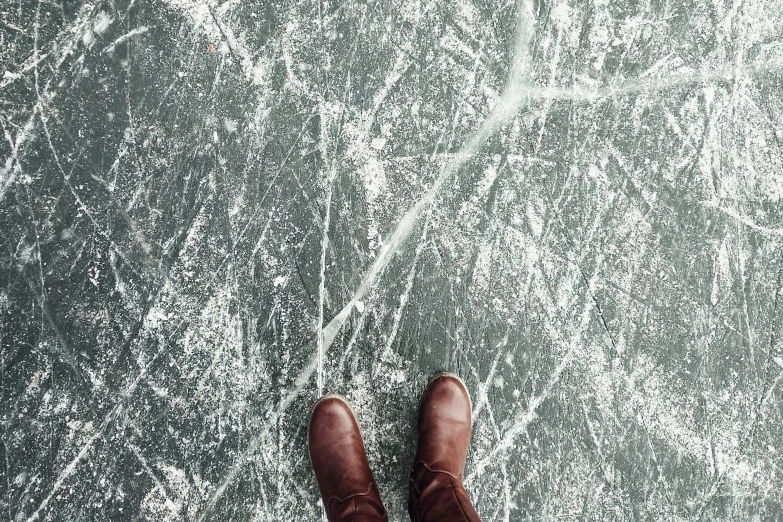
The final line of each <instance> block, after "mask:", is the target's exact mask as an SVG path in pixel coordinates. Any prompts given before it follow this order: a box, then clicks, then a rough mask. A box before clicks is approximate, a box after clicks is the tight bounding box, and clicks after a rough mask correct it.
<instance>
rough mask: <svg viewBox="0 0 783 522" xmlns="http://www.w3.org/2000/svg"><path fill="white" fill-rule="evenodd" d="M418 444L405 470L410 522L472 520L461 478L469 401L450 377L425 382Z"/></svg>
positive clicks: (467, 442) (468, 429)
mask: <svg viewBox="0 0 783 522" xmlns="http://www.w3.org/2000/svg"><path fill="white" fill-rule="evenodd" d="M417 426H418V430H419V443H418V447H417V449H416V457H415V458H414V460H413V463H414V464H413V468H412V469H411V481H410V495H409V497H408V512H409V514H410V516H411V520H413V521H414V522H430V521H436V520H451V521H469V522H474V521H478V520H479V517H478V514H477V513H476V510H475V509H473V506H472V505H471V503H470V499H469V498H468V495H467V493H466V492H465V489H464V488H463V487H462V477H463V475H464V473H465V460H466V459H467V456H468V448H469V446H470V432H471V428H472V418H471V402H470V395H469V394H468V390H467V388H466V387H465V384H464V383H463V382H462V379H460V378H459V377H458V376H456V375H454V374H451V373H439V374H437V375H435V376H434V377H433V378H432V380H430V383H429V385H428V386H427V389H426V390H425V391H424V395H423V397H422V399H421V403H420V404H419V417H418V423H417Z"/></svg>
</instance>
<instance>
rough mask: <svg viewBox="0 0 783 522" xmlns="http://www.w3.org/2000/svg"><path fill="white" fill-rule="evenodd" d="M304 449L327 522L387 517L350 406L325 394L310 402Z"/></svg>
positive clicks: (369, 521) (371, 520)
mask: <svg viewBox="0 0 783 522" xmlns="http://www.w3.org/2000/svg"><path fill="white" fill-rule="evenodd" d="M307 449H308V452H309V454H310V462H311V463H312V465H313V471H315V478H316V479H318V489H319V490H320V491H321V499H322V500H323V503H324V507H325V509H326V516H327V518H328V519H329V521H330V522H380V521H386V520H388V518H387V515H386V510H385V509H384V507H383V504H382V503H381V495H380V492H379V491H378V486H377V485H376V484H375V479H374V478H373V476H372V471H370V465H369V464H368V463H367V455H366V454H365V453H364V444H363V443H362V434H361V431H360V430H359V423H358V422H357V420H356V415H354V413H353V410H352V409H351V406H350V405H349V404H348V402H347V401H346V400H345V399H344V398H343V397H340V396H339V395H325V396H323V397H321V398H320V399H319V400H318V402H316V403H315V406H313V411H312V412H311V413H310V420H309V422H308V426H307Z"/></svg>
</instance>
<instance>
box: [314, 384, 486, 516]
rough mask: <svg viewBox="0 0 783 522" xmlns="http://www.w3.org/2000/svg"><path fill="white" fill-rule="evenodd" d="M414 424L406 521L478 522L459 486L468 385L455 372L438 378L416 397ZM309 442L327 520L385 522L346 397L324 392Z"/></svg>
mask: <svg viewBox="0 0 783 522" xmlns="http://www.w3.org/2000/svg"><path fill="white" fill-rule="evenodd" d="M417 425H418V431H419V444H418V448H417V450H416V458H415V459H414V461H413V462H414V464H413V467H412V468H411V479H410V494H409V497H408V513H409V514H410V517H411V520H412V521H413V522H436V521H437V522H445V521H449V522H480V521H479V517H478V514H477V513H476V510H475V509H473V506H472V505H471V503H470V500H469V499H468V494H467V493H466V492H465V488H463V487H462V476H463V474H464V472H465V459H466V458H467V455H468V446H469V445H470V431H471V425H472V419H471V402H470V395H469V394H468V390H467V388H466V387H465V383H463V382H462V380H461V379H460V378H459V377H457V376H456V375H454V374H450V373H439V374H437V375H435V376H434V377H433V378H432V380H431V381H430V383H429V385H428V386H427V389H426V390H425V391H424V395H423V396H422V398H421V403H420V404H419V418H418V423H417ZM307 444H308V450H309V452H310V462H312V464H313V470H314V471H315V476H316V478H317V479H318V488H319V489H320V490H321V498H322V499H323V503H324V507H325V508H326V514H327V517H328V518H329V521H330V522H378V521H385V520H388V516H387V514H386V509H385V508H384V507H383V503H382V502H381V496H380V492H379V491H378V486H377V485H376V483H375V479H374V478H373V476H372V471H370V465H369V464H368V463H367V456H366V455H365V453H364V444H363V442H362V434H361V432H360V431H359V424H358V422H357V420H356V415H355V414H354V413H353V410H352V409H351V407H350V405H349V404H348V403H347V402H346V400H345V399H344V398H342V397H340V396H339V395H326V396H324V397H322V398H321V399H320V400H319V401H318V402H317V403H316V404H315V406H314V407H313V411H312V413H311V414H310V421H309V423H308V429H307Z"/></svg>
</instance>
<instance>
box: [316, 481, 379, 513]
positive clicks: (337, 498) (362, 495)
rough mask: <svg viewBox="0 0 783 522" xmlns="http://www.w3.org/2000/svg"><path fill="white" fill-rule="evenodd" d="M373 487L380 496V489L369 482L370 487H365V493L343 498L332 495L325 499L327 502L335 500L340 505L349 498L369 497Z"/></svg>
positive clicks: (352, 494)
mask: <svg viewBox="0 0 783 522" xmlns="http://www.w3.org/2000/svg"><path fill="white" fill-rule="evenodd" d="M373 486H375V489H376V490H378V495H379V496H380V489H379V488H378V485H377V484H376V483H375V482H370V485H369V486H367V491H365V492H359V493H351V494H350V495H347V496H346V497H345V498H340V497H338V496H337V495H332V496H331V497H329V498H328V499H327V502H331V501H332V500H336V501H337V502H338V503H339V504H342V503H343V502H345V501H346V500H348V499H349V498H354V497H366V496H367V495H369V494H370V493H371V492H372V487H373ZM385 510H386V508H384V511H385Z"/></svg>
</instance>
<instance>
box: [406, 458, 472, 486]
mask: <svg viewBox="0 0 783 522" xmlns="http://www.w3.org/2000/svg"><path fill="white" fill-rule="evenodd" d="M419 464H421V465H422V466H424V468H425V469H426V470H427V471H429V472H430V473H445V474H446V475H448V476H450V477H453V478H454V479H456V480H458V481H459V482H460V483H462V474H459V475H455V474H454V473H452V472H450V471H446V470H445V469H432V468H431V467H429V465H428V464H427V463H426V462H424V461H423V460H420V461H418V462H417V463H416V464H414V465H413V467H412V468H411V480H412V479H413V476H412V475H413V473H414V471H415V470H416V466H418V465H419Z"/></svg>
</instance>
